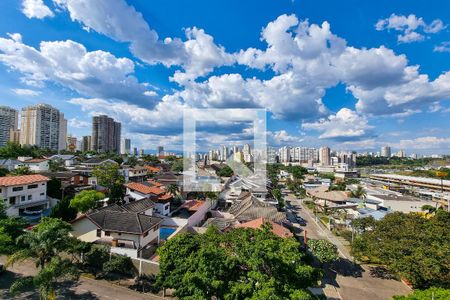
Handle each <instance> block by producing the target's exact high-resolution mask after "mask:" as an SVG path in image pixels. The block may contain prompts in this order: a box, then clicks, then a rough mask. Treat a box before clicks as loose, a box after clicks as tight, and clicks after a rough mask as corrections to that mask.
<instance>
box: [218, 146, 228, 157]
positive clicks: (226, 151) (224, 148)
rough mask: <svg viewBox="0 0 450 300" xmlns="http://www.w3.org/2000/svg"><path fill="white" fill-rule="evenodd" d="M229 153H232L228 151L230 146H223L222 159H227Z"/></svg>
mask: <svg viewBox="0 0 450 300" xmlns="http://www.w3.org/2000/svg"><path fill="white" fill-rule="evenodd" d="M229 155H230V153H229V151H228V147H227V146H222V149H221V151H220V159H221V160H222V161H226V160H227V159H228V156H229Z"/></svg>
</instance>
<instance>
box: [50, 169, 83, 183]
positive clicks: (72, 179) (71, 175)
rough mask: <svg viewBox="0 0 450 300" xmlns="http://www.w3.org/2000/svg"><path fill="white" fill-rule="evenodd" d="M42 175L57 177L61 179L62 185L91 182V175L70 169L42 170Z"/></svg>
mask: <svg viewBox="0 0 450 300" xmlns="http://www.w3.org/2000/svg"><path fill="white" fill-rule="evenodd" d="M41 174H42V175H44V176H47V177H48V178H56V179H59V180H61V183H62V185H64V186H68V185H75V186H79V185H81V186H84V185H88V184H89V176H86V175H83V174H80V173H76V172H70V171H59V172H41Z"/></svg>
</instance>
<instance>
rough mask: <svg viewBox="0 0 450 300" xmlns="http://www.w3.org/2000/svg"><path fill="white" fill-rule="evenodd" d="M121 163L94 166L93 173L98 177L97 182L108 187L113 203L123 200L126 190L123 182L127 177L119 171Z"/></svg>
mask: <svg viewBox="0 0 450 300" xmlns="http://www.w3.org/2000/svg"><path fill="white" fill-rule="evenodd" d="M119 169H120V167H119V165H118V164H114V163H104V164H101V165H99V166H97V167H95V168H94V171H93V172H92V175H93V176H95V177H96V178H97V183H98V184H99V185H101V186H104V187H106V188H107V189H108V196H109V200H110V202H111V203H116V202H120V201H122V199H123V197H124V195H125V192H124V190H123V184H124V183H125V178H124V177H123V176H122V175H121V174H120V173H119Z"/></svg>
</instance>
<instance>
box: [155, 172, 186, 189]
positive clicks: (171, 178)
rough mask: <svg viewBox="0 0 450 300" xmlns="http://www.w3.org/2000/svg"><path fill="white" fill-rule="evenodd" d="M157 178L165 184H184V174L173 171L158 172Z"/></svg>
mask: <svg viewBox="0 0 450 300" xmlns="http://www.w3.org/2000/svg"><path fill="white" fill-rule="evenodd" d="M155 180H156V181H158V182H159V183H161V184H163V185H165V186H169V185H171V184H175V185H178V186H180V185H182V184H183V175H179V174H175V173H173V172H165V173H160V174H157V175H156V176H155Z"/></svg>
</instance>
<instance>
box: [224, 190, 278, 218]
mask: <svg viewBox="0 0 450 300" xmlns="http://www.w3.org/2000/svg"><path fill="white" fill-rule="evenodd" d="M228 212H229V213H230V214H232V215H233V216H234V217H235V218H236V219H237V220H238V221H239V222H246V221H250V220H254V219H258V218H261V217H262V218H264V219H266V220H268V221H272V222H276V223H280V222H282V221H283V220H285V219H286V215H285V214H284V213H282V212H279V211H278V210H277V209H276V208H275V207H274V206H273V205H272V204H270V203H264V202H262V201H260V200H258V199H257V198H255V197H253V196H251V195H248V196H247V197H246V198H245V199H243V200H242V201H240V202H235V203H234V204H233V205H231V207H230V209H229V210H228Z"/></svg>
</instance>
